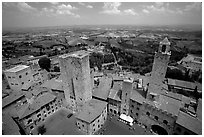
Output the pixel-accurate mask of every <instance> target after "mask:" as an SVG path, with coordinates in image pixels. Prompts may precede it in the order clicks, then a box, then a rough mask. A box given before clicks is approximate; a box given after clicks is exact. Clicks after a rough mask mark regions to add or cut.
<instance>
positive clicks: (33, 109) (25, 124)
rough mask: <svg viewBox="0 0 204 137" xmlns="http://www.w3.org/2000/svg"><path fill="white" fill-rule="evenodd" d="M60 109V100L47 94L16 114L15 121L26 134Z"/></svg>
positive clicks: (26, 105)
mask: <svg viewBox="0 0 204 137" xmlns="http://www.w3.org/2000/svg"><path fill="white" fill-rule="evenodd" d="M61 107H62V98H60V97H58V98H57V97H56V96H55V95H52V94H51V93H49V92H47V93H44V94H42V95H41V96H38V97H37V98H36V99H35V100H34V101H33V102H32V103H31V104H25V106H24V107H23V108H22V109H21V110H19V111H18V112H17V116H18V117H17V120H18V122H19V123H20V125H21V127H22V128H23V129H24V130H25V132H26V133H27V134H30V133H31V132H32V130H33V129H34V128H35V127H37V126H38V125H39V124H40V123H42V122H44V121H45V119H46V118H47V117H48V116H50V115H52V114H53V113H54V112H55V111H57V110H59V108H61Z"/></svg>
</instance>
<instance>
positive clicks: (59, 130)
mask: <svg viewBox="0 0 204 137" xmlns="http://www.w3.org/2000/svg"><path fill="white" fill-rule="evenodd" d="M69 114H71V113H70V112H68V111H67V110H65V109H64V108H62V109H61V110H59V111H57V112H55V113H54V114H53V115H51V116H50V117H48V118H47V119H46V121H45V122H44V123H42V124H41V125H39V126H42V125H44V127H45V129H46V132H45V133H44V135H83V133H82V132H80V131H79V130H78V129H77V127H76V125H75V122H76V120H75V117H74V115H72V116H71V117H70V118H68V117H67V116H68V115H69ZM33 134H34V135H37V134H38V131H37V128H35V129H34V130H33Z"/></svg>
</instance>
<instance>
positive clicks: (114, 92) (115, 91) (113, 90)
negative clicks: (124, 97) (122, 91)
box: [108, 89, 121, 101]
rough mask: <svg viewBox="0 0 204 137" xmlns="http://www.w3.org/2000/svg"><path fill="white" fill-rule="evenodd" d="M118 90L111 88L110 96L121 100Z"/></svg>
mask: <svg viewBox="0 0 204 137" xmlns="http://www.w3.org/2000/svg"><path fill="white" fill-rule="evenodd" d="M118 92H119V91H118V90H115V89H111V90H110V93H109V95H108V98H110V99H113V100H117V101H121V99H120V97H119V96H118Z"/></svg>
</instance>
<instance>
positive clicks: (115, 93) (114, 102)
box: [108, 89, 122, 116]
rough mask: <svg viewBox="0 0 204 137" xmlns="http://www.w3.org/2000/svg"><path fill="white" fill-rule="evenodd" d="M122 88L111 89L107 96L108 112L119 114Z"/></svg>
mask: <svg viewBox="0 0 204 137" xmlns="http://www.w3.org/2000/svg"><path fill="white" fill-rule="evenodd" d="M121 95H122V90H116V89H111V90H110V93H109V96H108V112H109V114H112V115H116V116H120V110H121Z"/></svg>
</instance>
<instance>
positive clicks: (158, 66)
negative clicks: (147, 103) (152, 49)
mask: <svg viewBox="0 0 204 137" xmlns="http://www.w3.org/2000/svg"><path fill="white" fill-rule="evenodd" d="M170 44H171V43H170V42H169V40H168V39H167V37H166V38H165V39H164V40H163V41H161V42H160V44H159V49H158V52H156V54H155V57H154V63H153V67H152V72H151V77H150V82H149V88H148V92H147V98H148V99H152V98H155V99H156V98H157V99H158V95H159V94H160V93H159V92H160V91H161V90H160V88H161V87H160V85H161V84H162V82H163V81H164V79H165V75H166V71H167V67H168V63H169V59H170V55H171V51H170ZM158 88H159V89H158Z"/></svg>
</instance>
